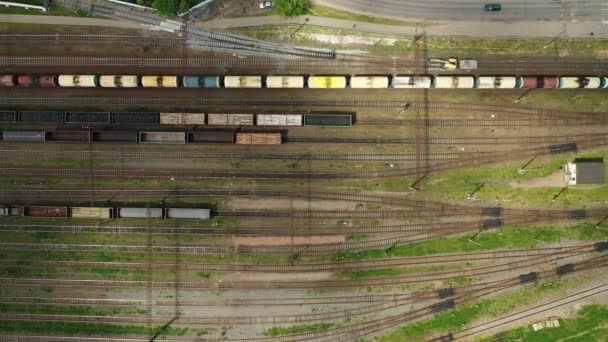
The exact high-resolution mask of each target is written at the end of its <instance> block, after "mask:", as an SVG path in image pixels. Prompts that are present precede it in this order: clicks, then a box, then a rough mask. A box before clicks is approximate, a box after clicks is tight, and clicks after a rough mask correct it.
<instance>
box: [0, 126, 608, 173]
mask: <svg viewBox="0 0 608 342" xmlns="http://www.w3.org/2000/svg"><path fill="white" fill-rule="evenodd" d="M606 144H608V136H605V137H600V138H596V139H590V140H587V141H578V142H576V143H568V144H558V145H550V146H543V147H537V148H531V149H521V150H512V151H508V152H503V153H494V154H490V155H487V156H485V155H484V156H480V157H475V158H461V159H458V160H455V161H448V162H444V163H437V164H432V165H429V166H428V167H427V172H440V171H447V170H453V169H459V168H463V167H474V166H481V165H488V164H493V163H497V162H504V161H508V160H517V159H524V158H530V157H533V156H539V155H553V154H560V153H571V152H577V151H578V150H580V149H588V148H597V147H601V146H605V145H606ZM0 172H2V174H3V175H5V176H14V177H23V176H30V177H51V176H52V177H66V178H70V177H76V178H79V177H95V178H113V179H116V178H122V179H131V178H135V177H136V178H140V179H141V178H145V179H170V178H181V179H216V178H245V179H273V180H293V179H306V180H326V179H381V178H392V177H408V176H414V175H416V174H417V173H418V170H417V168H416V167H402V168H392V169H382V170H370V171H344V172H314V171H313V172H272V171H268V172H263V171H257V172H256V171H225V170H201V169H192V168H189V169H188V168H180V169H144V168H128V167H120V168H102V167H98V168H94V169H92V168H58V167H46V168H43V167H41V168H35V169H33V168H30V167H18V166H16V167H6V166H5V167H2V168H0Z"/></svg>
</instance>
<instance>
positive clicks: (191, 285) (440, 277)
mask: <svg viewBox="0 0 608 342" xmlns="http://www.w3.org/2000/svg"><path fill="white" fill-rule="evenodd" d="M589 253H590V252H589V251H573V252H570V253H556V254H554V255H542V256H538V257H534V258H530V259H527V260H523V261H522V260H519V261H514V262H507V263H502V264H498V265H492V266H483V267H478V268H471V269H466V270H457V271H449V272H438V273H424V274H414V275H398V276H393V277H378V278H368V279H354V280H353V279H341V280H333V279H332V280H311V281H306V280H302V281H274V282H264V281H248V282H242V281H241V282H235V281H222V282H217V281H212V280H201V281H186V280H182V281H178V282H176V281H156V280H155V281H153V282H152V283H151V286H152V287H153V288H174V287H175V286H179V288H180V289H241V290H244V289H313V288H325V289H329V288H331V289H340V288H361V287H367V286H392V285H404V284H421V283H429V282H435V281H444V280H450V279H454V278H457V277H468V278H471V277H477V276H487V275H490V274H496V273H501V272H509V271H514V270H517V269H520V268H525V267H532V266H539V265H543V264H546V263H549V262H556V261H558V260H562V259H566V258H569V257H574V256H581V255H584V254H589ZM0 280H1V281H2V282H3V284H4V286H5V287H8V288H12V287H22V286H33V285H44V286H53V287H70V288H71V287H82V286H85V287H91V288H106V287H112V288H122V287H142V286H147V285H148V284H147V282H145V281H140V280H118V279H113V280H107V279H86V278H79V277H78V278H44V279H42V278H10V277H2V278H0Z"/></svg>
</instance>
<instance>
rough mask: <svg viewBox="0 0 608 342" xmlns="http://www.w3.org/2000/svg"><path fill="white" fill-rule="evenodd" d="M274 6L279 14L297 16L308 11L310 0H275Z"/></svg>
mask: <svg viewBox="0 0 608 342" xmlns="http://www.w3.org/2000/svg"><path fill="white" fill-rule="evenodd" d="M274 8H275V11H276V12H277V14H279V15H282V16H284V17H296V16H298V15H302V14H306V12H308V9H309V8H310V2H309V1H308V0H274Z"/></svg>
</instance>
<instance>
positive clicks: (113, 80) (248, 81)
mask: <svg viewBox="0 0 608 342" xmlns="http://www.w3.org/2000/svg"><path fill="white" fill-rule="evenodd" d="M0 87H26V88H27V87H42V88H47V87H67V88H73V87H81V88H82V87H84V88H178V87H183V88H206V89H213V88H294V89H297V88H312V89H328V88H331V89H341V88H353V89H387V88H395V89H408V88H409V89H416V88H437V89H454V88H462V89H520V88H523V89H526V88H556V89H577V88H590V89H597V88H604V89H606V88H608V77H598V76H572V77H571V76H455V75H451V76H447V75H446V76H444V75H441V76H432V75H426V76H414V75H397V76H388V75H353V76H350V75H314V76H306V75H281V76H232V75H231V76H210V75H203V76H199V75H191V76H176V75H172V76H171V75H170V76H156V75H146V76H139V75H0Z"/></svg>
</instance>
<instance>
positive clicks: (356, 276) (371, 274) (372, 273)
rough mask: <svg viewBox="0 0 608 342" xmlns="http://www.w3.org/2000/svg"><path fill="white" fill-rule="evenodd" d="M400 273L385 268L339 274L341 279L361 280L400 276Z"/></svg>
mask: <svg viewBox="0 0 608 342" xmlns="http://www.w3.org/2000/svg"><path fill="white" fill-rule="evenodd" d="M400 274H401V272H400V271H399V270H395V269H391V268H387V269H380V270H366V271H364V270H356V271H346V272H342V273H340V276H341V277H348V278H350V279H361V278H367V277H375V276H376V277H377V276H389V277H390V276H397V275H400Z"/></svg>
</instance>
